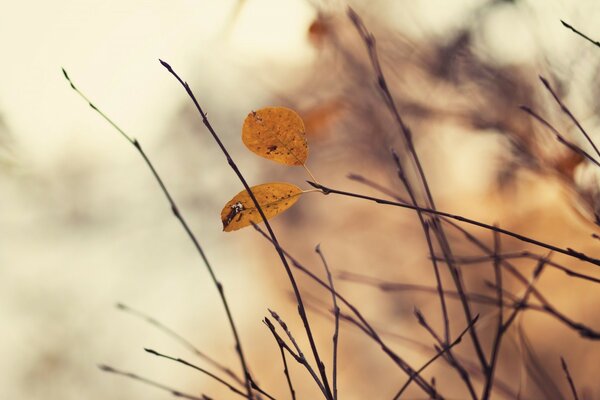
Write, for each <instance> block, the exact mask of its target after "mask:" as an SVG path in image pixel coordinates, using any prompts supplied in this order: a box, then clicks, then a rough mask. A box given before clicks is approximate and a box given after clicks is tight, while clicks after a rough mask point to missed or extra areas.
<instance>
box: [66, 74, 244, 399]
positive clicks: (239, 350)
mask: <svg viewBox="0 0 600 400" xmlns="http://www.w3.org/2000/svg"><path fill="white" fill-rule="evenodd" d="M62 71H63V74H64V76H65V78H66V79H67V81H68V82H69V84H70V85H71V88H72V89H73V90H74V91H75V92H76V93H77V94H79V96H81V98H83V99H84V100H85V101H86V102H87V103H88V104H89V105H90V107H91V108H92V109H94V111H96V112H97V113H98V114H100V116H101V117H102V118H104V119H105V120H106V121H107V122H108V123H109V124H110V125H112V126H113V127H114V128H115V129H116V130H117V131H118V132H119V133H120V134H121V135H122V136H123V137H124V138H125V139H126V140H127V141H128V142H129V143H130V144H131V145H133V147H134V148H135V149H136V150H137V151H138V153H139V154H140V156H141V157H142V158H143V159H144V162H145V163H146V165H147V166H148V168H149V169H150V171H151V172H152V175H153V176H154V178H155V179H156V182H157V183H158V185H159V186H160V188H161V190H162V192H163V194H164V195H165V197H166V198H167V201H168V202H169V205H170V207H171V211H172V212H173V215H174V216H175V218H177V220H179V222H180V224H181V226H182V227H183V229H184V230H185V232H186V234H187V235H188V237H189V239H190V240H191V241H192V243H193V244H194V247H195V248H196V251H197V252H198V254H199V255H200V257H201V258H202V261H203V262H204V265H205V266H206V269H207V270H208V273H209V275H210V277H211V279H212V281H213V284H214V285H215V287H216V288H217V290H218V292H219V296H220V298H221V303H222V304H223V307H224V308H225V313H226V314H227V320H228V321H229V325H230V327H231V331H232V333H233V337H234V340H235V348H236V351H237V354H238V357H239V359H240V364H241V366H242V371H243V372H244V377H245V386H246V393H247V398H248V399H252V398H253V396H252V389H251V387H250V380H249V378H248V377H249V375H250V373H249V370H248V366H247V363H246V359H245V356H244V352H243V351H242V345H241V340H240V338H239V334H238V331H237V327H236V325H235V323H234V320H233V315H232V313H231V310H230V308H229V303H228V302H227V299H226V297H225V291H224V289H223V285H222V284H221V282H219V280H218V279H217V276H216V274H215V272H214V270H213V268H212V266H211V264H210V262H209V261H208V258H207V256H206V254H205V253H204V250H203V249H202V246H200V242H199V241H198V239H197V238H196V236H195V235H194V233H193V232H192V230H191V228H190V227H189V225H188V223H187V221H186V219H185V218H184V217H183V215H182V214H181V212H180V211H179V207H178V206H177V204H176V203H175V200H173V197H172V196H171V193H170V192H169V191H168V189H167V187H166V185H165V184H164V182H163V180H162V178H161V177H160V175H159V174H158V172H157V171H156V169H155V168H154V165H153V164H152V162H151V161H150V159H149V158H148V156H147V155H146V153H145V152H144V150H143V149H142V146H141V144H140V143H139V142H138V141H137V139H134V138H132V137H131V136H129V135H127V134H126V133H125V132H124V131H123V130H122V129H121V128H120V127H119V126H118V125H117V124H116V123H114V122H113V121H112V120H111V119H110V118H109V117H108V116H106V115H105V114H104V113H103V112H102V111H100V110H99V109H98V108H97V107H96V106H95V105H94V104H93V103H92V102H91V101H90V100H89V99H88V98H87V97H86V96H85V95H84V94H83V93H82V92H81V91H80V90H79V89H78V88H77V87H76V86H75V84H74V83H73V81H71V78H69V75H68V74H67V72H66V71H65V69H64V68H63V70H62Z"/></svg>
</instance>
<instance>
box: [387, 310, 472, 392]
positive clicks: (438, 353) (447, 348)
mask: <svg viewBox="0 0 600 400" xmlns="http://www.w3.org/2000/svg"><path fill="white" fill-rule="evenodd" d="M477 319H479V314H477V315H476V316H475V319H474V320H473V321H471V323H469V325H467V327H466V328H465V329H464V330H463V331H462V332H461V333H460V334H459V335H458V337H457V338H456V339H454V341H453V342H452V343H450V344H449V345H447V346H446V347H443V348H441V349H440V348H437V353H436V354H435V355H434V356H433V357H432V358H431V359H429V361H427V362H426V363H425V364H423V366H422V367H421V368H419V369H418V370H417V374H420V373H422V372H423V371H424V370H425V368H427V367H429V366H430V365H431V364H433V362H434V361H435V360H437V359H438V358H439V357H441V356H442V355H443V354H444V353H446V352H447V351H448V350H450V349H451V348H453V347H454V346H456V345H457V344H459V343H460V342H461V340H462V338H463V336H464V335H465V334H466V333H467V331H468V330H469V329H471V328H472V327H473V325H474V324H475V323H476V322H477ZM415 376H416V375H415ZM413 378H414V376H411V377H409V378H408V380H407V381H406V383H405V384H404V385H403V386H402V387H401V388H400V390H399V391H398V393H396V395H395V396H394V400H397V399H399V398H400V396H402V393H404V391H405V390H406V389H407V388H408V386H409V385H410V383H411V382H412V381H413Z"/></svg>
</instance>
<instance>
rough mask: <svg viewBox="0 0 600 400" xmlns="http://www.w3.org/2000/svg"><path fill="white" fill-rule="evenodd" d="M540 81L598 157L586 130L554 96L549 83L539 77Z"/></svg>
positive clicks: (599, 151) (597, 152)
mask: <svg viewBox="0 0 600 400" xmlns="http://www.w3.org/2000/svg"><path fill="white" fill-rule="evenodd" d="M540 81H542V84H543V85H544V87H545V88H546V90H548V92H550V94H551V95H552V97H554V100H555V101H556V103H557V104H558V105H559V106H560V109H561V111H562V112H564V113H565V114H567V116H568V117H569V118H570V119H571V121H573V123H574V124H575V125H576V126H577V128H579V130H580V131H581V133H582V134H583V136H585V138H586V139H587V141H588V142H589V144H591V145H592V148H593V149H594V151H595V152H596V155H598V157H600V150H598V147H596V144H595V143H594V141H593V140H592V138H591V137H590V135H588V133H587V132H586V130H585V129H584V128H583V126H582V125H581V124H580V123H579V120H578V119H577V118H575V116H574V115H573V113H572V112H571V110H569V108H568V107H567V106H566V105H565V103H563V101H562V100H561V99H560V97H558V95H557V94H556V92H555V91H554V89H552V86H551V85H550V82H548V80H547V79H546V78H544V77H543V76H540Z"/></svg>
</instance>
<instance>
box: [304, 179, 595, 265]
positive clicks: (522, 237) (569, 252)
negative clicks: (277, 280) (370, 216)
mask: <svg viewBox="0 0 600 400" xmlns="http://www.w3.org/2000/svg"><path fill="white" fill-rule="evenodd" d="M307 182H308V184H310V185H311V186H313V187H314V188H316V189H319V190H320V191H321V193H323V194H325V195H328V194H337V195H340V196H346V197H354V198H357V199H362V200H368V201H373V202H375V203H377V204H385V205H390V206H395V207H400V208H407V209H411V210H416V209H419V210H421V211H423V212H425V213H428V214H435V215H439V216H442V217H446V218H450V219H453V220H456V221H460V222H464V223H466V224H469V225H474V226H478V227H480V228H483V229H487V230H490V231H496V232H498V233H501V234H503V235H505V236H510V237H513V238H515V239H517V240H520V241H521V242H524V243H529V244H533V245H535V246H538V247H541V248H544V249H547V250H551V251H554V252H556V253H561V254H564V255H567V256H569V257H572V258H576V259H579V260H582V261H586V262H588V263H590V264H594V265H595V266H600V260H599V259H597V258H593V257H590V256H588V255H586V254H584V253H582V252H579V251H576V250H574V249H571V248H566V249H563V248H560V247H558V246H554V245H551V244H548V243H544V242H541V241H539V240H536V239H533V238H530V237H527V236H525V235H521V234H519V233H516V232H512V231H509V230H506V229H503V228H498V227H495V226H493V225H489V224H486V223H484V222H479V221H476V220H473V219H470V218H466V217H462V216H460V215H456V214H450V213H447V212H444V211H437V210H433V209H431V208H424V207H416V206H413V205H410V204H406V203H399V202H397V201H390V200H385V199H380V198H377V197H372V196H366V195H362V194H358V193H352V192H347V191H343V190H337V189H333V188H330V187H327V186H324V185H321V184H319V183H315V182H311V181H307Z"/></svg>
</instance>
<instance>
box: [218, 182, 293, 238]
mask: <svg viewBox="0 0 600 400" xmlns="http://www.w3.org/2000/svg"><path fill="white" fill-rule="evenodd" d="M251 189H252V193H254V197H256V200H257V201H258V204H260V207H261V208H262V210H263V212H264V213H265V216H266V217H267V219H271V218H273V217H274V216H276V215H277V214H279V213H281V212H283V211H285V210H287V209H288V208H290V207H291V206H292V205H294V203H295V202H296V201H298V199H299V198H300V195H301V194H302V189H300V188H299V187H298V186H296V185H292V184H290V183H283V182H281V183H280V182H274V183H264V184H262V185H258V186H253V187H252V188H251ZM221 221H222V222H223V230H224V231H225V232H231V231H236V230H238V229H240V228H243V227H246V226H248V225H251V223H252V222H254V223H259V222H262V218H261V216H260V213H259V212H258V209H257V208H256V207H255V206H254V202H253V201H252V199H251V198H250V195H249V194H248V192H247V191H245V190H243V191H241V192H239V193H238V194H237V195H235V197H234V198H233V199H231V200H229V202H228V203H227V204H226V205H225V207H223V211H221Z"/></svg>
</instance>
